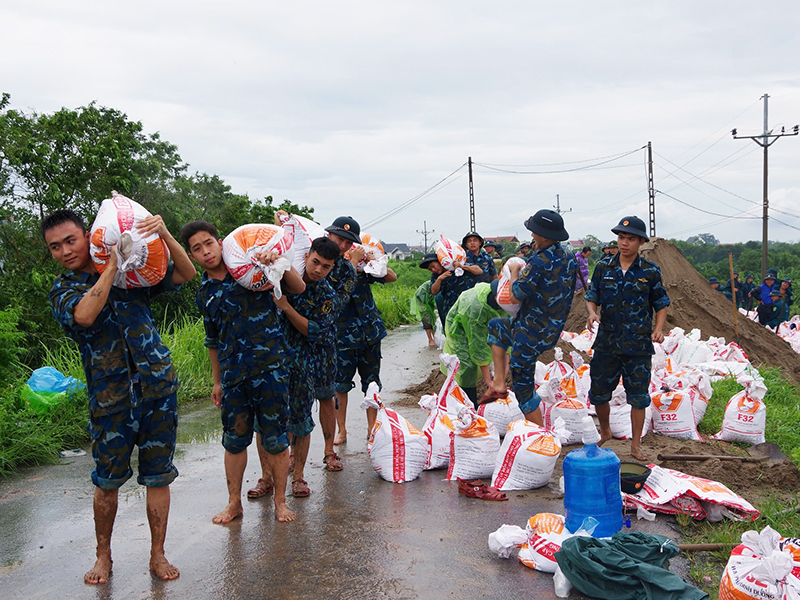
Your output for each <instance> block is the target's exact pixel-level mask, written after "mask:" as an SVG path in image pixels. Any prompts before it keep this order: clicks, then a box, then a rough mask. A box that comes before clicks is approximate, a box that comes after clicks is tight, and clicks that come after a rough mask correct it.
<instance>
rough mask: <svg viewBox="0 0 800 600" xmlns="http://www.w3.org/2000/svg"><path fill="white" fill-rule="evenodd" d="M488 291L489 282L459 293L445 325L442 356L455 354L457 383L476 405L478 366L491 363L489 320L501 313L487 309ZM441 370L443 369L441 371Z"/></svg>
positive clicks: (488, 307)
mask: <svg viewBox="0 0 800 600" xmlns="http://www.w3.org/2000/svg"><path fill="white" fill-rule="evenodd" d="M490 292H491V286H490V285H489V284H488V283H478V284H477V285H476V286H475V287H474V288H472V289H469V290H467V291H466V292H464V293H462V294H461V295H460V296H459V297H458V300H456V303H455V304H454V305H453V308H451V309H450V312H449V313H447V324H446V326H445V335H446V336H447V338H446V339H445V342H444V353H445V354H455V355H456V356H458V360H459V362H460V363H461V366H460V367H459V369H458V372H457V373H456V383H458V385H459V386H461V387H462V388H463V389H464V391H466V392H467V394H468V395H470V398H473V396H475V397H474V398H473V402H477V390H476V389H475V388H476V386H477V384H478V375H479V374H480V367H485V366H488V365H490V364H492V349H491V347H490V346H489V344H488V343H487V342H486V338H487V331H488V329H487V328H488V325H489V321H490V320H492V319H495V318H500V312H499V311H497V310H495V309H493V308H492V307H491V306H489V304H488V302H487V298H488V296H489V293H490ZM443 370H444V368H443Z"/></svg>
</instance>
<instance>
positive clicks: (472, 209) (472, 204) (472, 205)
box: [467, 156, 475, 231]
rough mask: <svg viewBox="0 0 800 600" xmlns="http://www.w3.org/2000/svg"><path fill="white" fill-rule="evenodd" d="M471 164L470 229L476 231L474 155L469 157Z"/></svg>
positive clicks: (468, 163)
mask: <svg viewBox="0 0 800 600" xmlns="http://www.w3.org/2000/svg"><path fill="white" fill-rule="evenodd" d="M467 165H468V166H469V230H470V231H475V192H474V190H473V189H472V157H471V156H470V157H468V158H467Z"/></svg>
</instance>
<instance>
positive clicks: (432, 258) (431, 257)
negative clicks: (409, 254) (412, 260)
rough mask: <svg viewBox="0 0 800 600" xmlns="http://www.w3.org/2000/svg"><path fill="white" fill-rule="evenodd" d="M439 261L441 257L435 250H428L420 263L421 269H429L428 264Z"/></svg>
mask: <svg viewBox="0 0 800 600" xmlns="http://www.w3.org/2000/svg"><path fill="white" fill-rule="evenodd" d="M435 262H439V257H438V256H436V253H435V252H428V253H427V254H426V255H425V256H424V257H423V258H422V262H421V263H419V267H420V269H427V268H428V265H429V264H431V263H435Z"/></svg>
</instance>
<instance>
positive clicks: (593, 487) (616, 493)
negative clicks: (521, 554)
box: [562, 415, 623, 537]
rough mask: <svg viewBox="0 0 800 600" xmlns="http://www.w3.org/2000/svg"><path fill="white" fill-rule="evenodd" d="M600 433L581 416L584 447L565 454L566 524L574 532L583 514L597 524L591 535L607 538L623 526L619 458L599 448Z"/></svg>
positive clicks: (590, 420)
mask: <svg viewBox="0 0 800 600" xmlns="http://www.w3.org/2000/svg"><path fill="white" fill-rule="evenodd" d="M599 441H600V434H599V433H597V429H596V428H595V426H594V421H593V420H592V418H591V417H590V416H588V415H587V416H585V417H584V418H583V448H580V449H578V450H573V451H572V452H570V453H569V454H567V455H566V456H565V457H564V462H563V465H562V469H563V470H564V514H565V516H566V522H565V525H566V527H567V529H569V530H570V531H572V532H575V531H577V530H578V529H579V528H580V526H581V523H583V520H584V519H585V518H586V517H594V518H595V519H597V521H598V524H597V527H596V528H595V530H594V532H593V534H592V535H593V536H594V537H609V536H612V535H614V534H615V533H616V532H617V531H619V530H620V529H622V523H623V517H622V493H621V491H620V487H619V458H617V455H616V454H614V452H612V451H611V450H606V449H604V448H599V447H598V446H597V442H599Z"/></svg>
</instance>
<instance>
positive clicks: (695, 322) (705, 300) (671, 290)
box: [539, 238, 800, 386]
mask: <svg viewBox="0 0 800 600" xmlns="http://www.w3.org/2000/svg"><path fill="white" fill-rule="evenodd" d="M641 254H642V256H643V257H644V258H646V259H648V260H651V261H653V262H654V263H655V264H657V265H658V266H659V267H660V268H661V275H662V278H663V280H664V285H665V286H666V288H667V293H668V294H669V298H670V302H671V304H670V307H669V309H668V311H667V325H666V328H665V329H666V330H667V331H669V330H670V329H672V328H673V327H680V328H681V329H683V330H684V331H686V332H687V333H688V332H689V331H691V330H692V329H695V328H697V329H700V331H701V333H702V336H703V339H708V338H709V337H710V336H714V337H724V338H725V339H726V340H727V341H729V342H730V341H737V342H738V343H739V345H740V346H741V347H742V349H743V350H744V351H745V352H746V353H747V356H748V358H749V359H750V362H752V363H753V365H754V366H757V367H760V366H762V365H765V366H768V367H780V368H781V370H782V371H783V375H784V376H785V377H787V378H789V379H791V380H792V381H793V382H794V383H795V385H798V386H800V354H797V353H796V352H795V351H794V350H792V347H791V346H790V345H789V344H788V343H787V342H786V341H785V340H783V339H781V338H779V337H778V336H777V335H775V334H774V333H773V332H771V331H769V330H768V329H767V328H766V327H764V326H762V325H759V324H758V323H755V322H753V321H750V320H748V319H746V318H745V317H744V316H743V315H741V314H739V315H738V316H737V321H738V325H739V336H738V339H737V337H736V333H735V330H734V323H733V318H734V317H733V308H732V306H731V302H730V301H728V300H727V299H726V298H725V295H724V294H720V293H719V292H716V291H714V290H712V289H711V287H710V286H709V285H708V281H706V278H705V277H703V276H702V275H701V274H700V273H698V272H697V271H696V270H695V268H694V267H693V266H692V265H691V264H690V263H689V261H688V260H686V257H684V256H683V254H681V251H680V250H678V247H677V246H675V245H674V244H672V243H670V242H668V241H667V240H663V239H660V238H656V239H653V240H651V241H650V242H649V243H647V244H645V245H644V246H642V250H641ZM587 318H588V313H587V312H586V302H584V301H583V296H581V295H579V296H576V297H575V301H574V302H573V303H572V309H571V310H570V313H569V316H568V317H567V323H566V326H565V327H564V330H565V331H574V332H576V333H580V332H581V331H583V330H584V329H586V319H587ZM601 318H602V315H601ZM562 347H565V348H568V347H570V346H562ZM565 356H566V355H565ZM545 359H548V360H552V358H551V357H550V356H549V353H548V355H547V356H545V355H543V357H542V358H540V359H539V360H542V361H543V362H547V360H545Z"/></svg>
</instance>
